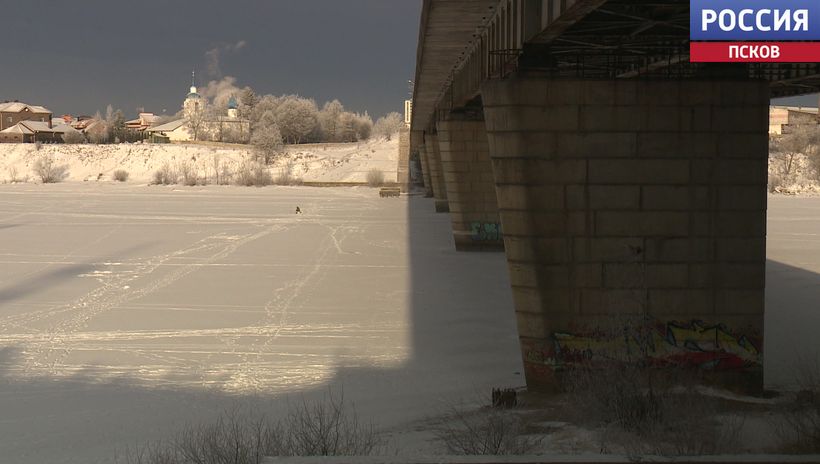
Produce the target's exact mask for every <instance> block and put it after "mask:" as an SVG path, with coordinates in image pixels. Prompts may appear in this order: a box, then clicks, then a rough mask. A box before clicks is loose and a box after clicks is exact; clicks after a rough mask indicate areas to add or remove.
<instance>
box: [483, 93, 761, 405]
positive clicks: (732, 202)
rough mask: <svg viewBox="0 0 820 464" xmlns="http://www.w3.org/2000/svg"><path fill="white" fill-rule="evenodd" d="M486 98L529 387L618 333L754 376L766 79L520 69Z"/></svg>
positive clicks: (661, 352)
mask: <svg viewBox="0 0 820 464" xmlns="http://www.w3.org/2000/svg"><path fill="white" fill-rule="evenodd" d="M482 97H483V102H484V116H485V120H486V129H487V133H488V140H489V151H490V157H491V162H492V167H493V171H494V178H495V183H496V188H497V192H498V195H497V198H498V207H499V212H500V218H501V223H502V225H503V231H504V240H505V244H506V249H507V259H508V262H509V268H510V276H511V281H512V285H513V294H514V298H515V306H516V312H517V314H518V321H519V335H520V338H521V346H522V355H523V358H524V362H525V366H526V375H527V382H528V385H530V386H531V387H536V388H537V387H544V388H550V387H553V386H555V375H556V373H557V372H560V370H561V368H562V367H564V366H566V365H567V364H570V363H573V362H578V361H579V360H591V361H595V360H604V359H607V356H609V355H611V353H607V350H611V349H612V347H613V346H615V345H620V346H621V347H622V348H624V349H627V350H629V349H633V350H635V349H640V350H642V351H641V352H645V353H648V356H649V358H650V359H651V361H652V362H654V363H657V364H658V365H663V366H665V365H686V366H696V367H701V368H703V369H710V370H716V371H731V372H743V374H742V375H741V378H742V379H743V382H745V383H746V384H747V385H746V386H748V387H749V388H751V389H757V388H761V387H762V352H763V351H762V350H763V345H762V343H763V310H764V308H763V301H764V300H763V293H764V286H765V282H764V280H765V277H764V276H765V248H766V240H765V232H766V175H767V158H768V142H767V138H766V136H765V134H766V131H767V124H768V123H767V121H768V104H769V87H768V84H767V83H765V82H762V81H752V80H725V81H715V80H710V81H698V80H689V81H683V80H681V81H647V80H642V81H638V80H618V81H615V80H582V79H545V78H525V77H520V78H513V79H507V80H498V81H488V82H487V83H486V84H485V86H484V87H483V89H482ZM638 325H640V327H636V326H638ZM627 326H629V327H627ZM606 327H610V328H612V327H617V328H618V329H617V330H616V331H615V332H619V333H618V334H617V336H609V335H607V334H606V333H607V332H606V330H604V329H606ZM633 329H634V330H633ZM625 330H626V332H624V331H625ZM625 333H628V334H630V335H627V336H626V337H625V336H624V334H625ZM639 334H640V336H639ZM613 343H614V345H613Z"/></svg>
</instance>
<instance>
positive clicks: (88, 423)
mask: <svg viewBox="0 0 820 464" xmlns="http://www.w3.org/2000/svg"><path fill="white" fill-rule="evenodd" d="M297 205H298V206H300V207H301V209H302V211H304V214H302V215H296V214H294V211H295V208H296V206H297ZM432 211H433V205H432V200H429V199H424V198H420V197H411V198H407V197H403V198H401V199H380V198H378V195H377V192H376V191H375V190H371V189H367V188H355V189H311V188H265V189H242V188H233V187H230V188H219V187H207V188H166V187H145V186H129V185H112V184H104V185H100V184H96V183H95V184H61V185H47V186H42V185H2V186H0V411H2V415H0V462H3V463H18V462H19V463H23V462H26V463H29V462H48V463H60V462H72V463H92V462H110V460H111V459H112V458H113V456H114V455H115V454H116V453H117V452H118V450H123V449H125V448H126V447H129V446H134V445H138V444H140V443H143V442H144V441H146V440H156V439H161V438H163V437H166V436H168V435H169V434H172V433H174V432H176V431H177V430H179V429H180V428H181V427H183V426H184V425H185V424H188V423H195V422H198V421H203V420H210V419H213V418H214V417H216V416H217V415H218V414H219V413H220V412H222V411H224V410H230V409H234V408H253V409H255V410H257V411H270V412H272V413H276V412H277V411H281V410H282V408H283V407H284V406H285V405H286V403H287V402H288V401H292V400H299V399H300V398H302V397H307V398H312V397H317V396H319V395H322V394H324V393H326V392H327V391H329V390H333V391H336V392H338V391H342V390H343V391H344V395H345V398H346V399H347V400H351V401H353V402H355V403H356V407H357V410H358V411H359V413H360V414H362V415H363V416H365V417H367V418H372V419H373V420H374V421H375V423H376V425H377V426H378V427H379V428H383V429H386V430H388V431H391V430H392V431H406V430H412V429H413V428H414V424H418V423H419V421H423V420H425V419H427V418H429V417H431V416H434V415H436V414H438V413H440V412H441V411H442V410H443V409H444V408H446V407H447V405H448V403H451V402H453V401H457V400H460V399H464V398H476V397H478V396H485V395H486V394H487V393H488V392H489V389H490V388H492V387H498V386H519V385H521V384H522V383H523V379H522V376H521V374H520V372H521V365H520V360H519V352H518V349H517V337H516V330H515V326H514V320H515V319H514V317H513V309H512V300H511V295H510V289H509V282H508V280H507V271H506V263H505V260H504V256H503V254H500V253H477V254H466V253H465V254H462V253H456V252H455V251H453V246H452V241H451V235H450V223H449V216H448V215H441V214H439V215H437V214H435V213H433V212H432ZM769 217H770V221H769V250H768V252H769V268H768V273H767V278H768V290H767V319H766V330H767V333H766V378H767V382H769V383H770V384H772V385H781V384H787V383H788V382H789V380H790V378H791V376H792V374H793V369H794V366H795V365H796V363H797V362H798V361H800V359H801V358H806V357H809V358H810V357H811V356H813V355H815V354H816V353H817V352H818V347H819V346H820V342H818V341H817V340H818V338H817V336H816V332H817V330H818V328H820V310H818V308H820V304H819V303H820V198H781V197H776V198H771V199H770V212H769Z"/></svg>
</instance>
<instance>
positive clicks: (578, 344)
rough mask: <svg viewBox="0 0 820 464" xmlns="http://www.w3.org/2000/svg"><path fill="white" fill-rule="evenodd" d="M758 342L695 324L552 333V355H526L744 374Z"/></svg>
mask: <svg viewBox="0 0 820 464" xmlns="http://www.w3.org/2000/svg"><path fill="white" fill-rule="evenodd" d="M759 347H760V343H759V342H757V341H756V340H755V339H754V338H753V337H752V336H747V335H742V334H737V333H734V332H732V331H731V330H729V329H728V328H727V327H726V326H725V325H723V324H717V325H708V324H704V323H703V322H701V321H693V322H690V323H686V324H682V323H678V322H670V323H665V324H664V323H659V324H646V325H643V326H630V327H627V328H624V329H623V330H620V331H618V333H617V334H613V333H604V332H590V333H554V334H553V347H552V350H551V351H553V352H552V353H541V356H538V355H537V354H530V353H528V354H527V358H528V360H529V361H530V362H532V361H534V360H536V359H539V358H540V359H542V360H543V361H544V362H546V363H548V364H553V365H554V366H556V367H557V366H560V365H567V364H579V363H591V364H595V363H605V362H609V361H616V362H617V361H622V360H624V359H633V360H635V359H640V360H642V361H643V362H646V363H647V364H648V365H650V366H652V367H673V366H680V367H697V368H701V369H707V370H732V369H744V368H750V367H754V366H760V365H761V352H760V348H759Z"/></svg>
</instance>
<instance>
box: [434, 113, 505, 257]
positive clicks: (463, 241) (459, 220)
mask: <svg viewBox="0 0 820 464" xmlns="http://www.w3.org/2000/svg"><path fill="white" fill-rule="evenodd" d="M455 117H457V116H455ZM438 140H439V149H440V156H441V165H442V170H443V176H444V183H445V185H446V189H447V200H448V202H449V203H450V217H451V218H452V221H453V238H454V239H455V244H456V249H457V250H459V251H502V250H503V249H504V243H503V240H502V229H501V223H500V220H499V217H498V202H497V200H496V194H495V182H494V180H493V167H492V163H491V162H490V150H489V144H488V142H487V131H486V129H485V127H484V121H483V120H477V121H475V120H462V119H451V120H448V121H441V122H439V123H438Z"/></svg>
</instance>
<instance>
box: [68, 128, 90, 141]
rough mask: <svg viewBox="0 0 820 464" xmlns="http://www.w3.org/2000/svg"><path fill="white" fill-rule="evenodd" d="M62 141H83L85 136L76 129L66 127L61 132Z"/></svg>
mask: <svg viewBox="0 0 820 464" xmlns="http://www.w3.org/2000/svg"><path fill="white" fill-rule="evenodd" d="M62 137H63V142H64V143H68V144H79V143H85V136H83V134H82V133H81V132H80V131H78V130H74V129H71V128H68V129H66V131H65V132H64V133H63V136H62Z"/></svg>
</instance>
